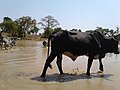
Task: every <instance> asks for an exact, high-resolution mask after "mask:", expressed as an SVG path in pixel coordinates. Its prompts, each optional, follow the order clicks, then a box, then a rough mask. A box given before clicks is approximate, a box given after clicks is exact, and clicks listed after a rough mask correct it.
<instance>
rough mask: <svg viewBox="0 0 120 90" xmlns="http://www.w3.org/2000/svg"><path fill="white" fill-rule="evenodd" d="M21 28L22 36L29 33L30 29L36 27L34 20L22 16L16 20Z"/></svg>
mask: <svg viewBox="0 0 120 90" xmlns="http://www.w3.org/2000/svg"><path fill="white" fill-rule="evenodd" d="M16 21H17V22H18V24H19V25H20V26H21V29H22V30H23V33H24V36H26V34H29V32H31V30H33V29H34V28H36V24H37V23H36V20H35V19H32V18H31V17H30V16H23V17H20V18H19V19H17V20H16Z"/></svg>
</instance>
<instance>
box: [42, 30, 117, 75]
mask: <svg viewBox="0 0 120 90" xmlns="http://www.w3.org/2000/svg"><path fill="white" fill-rule="evenodd" d="M50 41H51V53H50V55H49V47H50ZM106 53H114V54H119V50H118V41H117V40H116V39H115V38H114V37H107V36H104V35H102V34H101V33H100V32H98V31H95V32H91V33H90V32H70V31H64V30H61V31H59V32H57V33H54V34H51V35H50V36H49V38H48V58H47V60H46V62H45V65H44V69H43V72H42V75H41V77H45V76H46V71H47V69H48V67H50V68H52V65H51V62H52V61H53V60H54V59H55V57H57V66H58V69H59V72H60V74H64V72H63V70H62V55H63V54H64V55H66V56H68V57H70V58H71V59H72V60H73V61H75V60H76V58H77V57H78V56H82V55H86V56H88V64H87V72H86V74H87V75H88V76H89V75H90V68H91V65H92V62H93V59H99V63H100V64H99V69H100V71H102V72H103V71H104V69H103V64H102V58H104V57H105V54H106Z"/></svg>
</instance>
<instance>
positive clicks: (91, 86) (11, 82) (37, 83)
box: [0, 41, 120, 90]
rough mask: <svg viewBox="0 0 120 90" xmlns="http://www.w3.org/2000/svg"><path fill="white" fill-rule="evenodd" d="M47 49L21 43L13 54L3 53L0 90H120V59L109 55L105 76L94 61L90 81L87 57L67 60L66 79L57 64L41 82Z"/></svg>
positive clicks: (106, 60)
mask: <svg viewBox="0 0 120 90" xmlns="http://www.w3.org/2000/svg"><path fill="white" fill-rule="evenodd" d="M46 56H47V48H43V46H42V42H40V41H18V42H17V46H16V47H14V48H13V49H12V50H2V51H1V50H0V90H118V89H119V88H120V85H119V82H120V70H119V69H120V60H119V59H120V55H117V56H116V55H114V54H107V55H106V57H105V58H104V59H103V64H104V69H105V71H104V74H103V75H101V74H98V73H97V71H98V69H99V67H98V65H99V63H98V61H97V60H94V62H93V65H92V68H91V76H90V77H86V76H85V75H84V73H85V72H86V66H87V57H86V56H81V57H79V58H77V60H76V61H74V62H73V61H72V60H71V59H70V58H68V57H66V56H64V57H63V70H64V72H65V73H66V74H65V75H62V76H61V75H59V72H58V69H57V66H56V60H54V61H53V62H52V66H53V69H48V71H47V77H46V78H44V79H43V78H40V74H41V73H42V69H43V66H44V63H45V60H46Z"/></svg>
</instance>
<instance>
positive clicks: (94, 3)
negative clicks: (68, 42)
mask: <svg viewBox="0 0 120 90" xmlns="http://www.w3.org/2000/svg"><path fill="white" fill-rule="evenodd" d="M48 15H51V16H53V17H54V18H55V19H57V20H58V22H59V23H60V26H61V27H62V28H63V29H73V28H76V29H82V31H85V30H89V29H95V28H96V27H97V26H100V27H103V28H109V29H116V27H117V26H118V27H120V0H0V22H2V21H3V17H5V16H8V17H10V18H12V19H13V20H15V19H18V18H20V17H22V16H31V17H32V18H35V19H36V20H37V21H38V22H39V21H40V19H41V18H43V17H45V16H48Z"/></svg>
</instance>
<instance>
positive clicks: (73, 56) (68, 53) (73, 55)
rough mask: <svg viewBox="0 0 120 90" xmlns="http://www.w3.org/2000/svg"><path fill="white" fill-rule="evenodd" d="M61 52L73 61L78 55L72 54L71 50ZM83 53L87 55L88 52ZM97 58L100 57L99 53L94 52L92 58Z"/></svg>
mask: <svg viewBox="0 0 120 90" xmlns="http://www.w3.org/2000/svg"><path fill="white" fill-rule="evenodd" d="M63 54H64V55H66V56H68V57H70V58H71V59H72V60H73V61H75V60H76V59H77V57H78V55H75V54H73V53H71V52H64V53H63ZM85 55H86V56H88V55H89V54H85ZM99 58H100V55H99V54H96V55H95V56H94V59H99Z"/></svg>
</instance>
